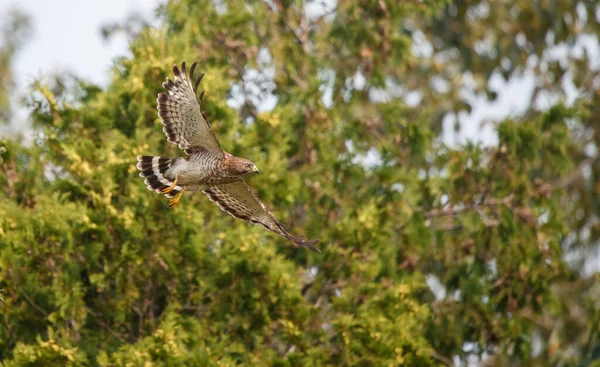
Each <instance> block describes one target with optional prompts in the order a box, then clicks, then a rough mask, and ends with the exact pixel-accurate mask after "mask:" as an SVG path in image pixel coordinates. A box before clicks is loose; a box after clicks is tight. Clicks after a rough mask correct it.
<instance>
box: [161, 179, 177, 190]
mask: <svg viewBox="0 0 600 367" xmlns="http://www.w3.org/2000/svg"><path fill="white" fill-rule="evenodd" d="M175 186H177V177H175V181H173V183H172V184H171V186H169V187H167V188H166V189H164V190H162V191H161V193H163V194H168V193H170V192H171V191H173V189H175Z"/></svg>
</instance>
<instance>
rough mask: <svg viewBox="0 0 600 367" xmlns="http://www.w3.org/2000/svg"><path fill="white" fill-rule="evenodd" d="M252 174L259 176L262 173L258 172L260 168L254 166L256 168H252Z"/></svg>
mask: <svg viewBox="0 0 600 367" xmlns="http://www.w3.org/2000/svg"><path fill="white" fill-rule="evenodd" d="M252 172H254V173H256V174H257V175H258V174H259V173H260V171H259V170H258V167H256V166H254V168H252Z"/></svg>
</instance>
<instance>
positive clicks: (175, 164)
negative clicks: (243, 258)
mask: <svg viewBox="0 0 600 367" xmlns="http://www.w3.org/2000/svg"><path fill="white" fill-rule="evenodd" d="M196 64H197V62H195V63H194V64H193V65H192V67H191V69H190V75H189V78H188V75H187V73H186V69H185V61H184V62H183V63H182V64H181V69H179V68H178V67H177V65H173V73H174V75H175V76H174V78H173V81H171V80H170V79H169V78H167V81H166V82H164V83H162V86H163V87H164V88H165V89H166V91H167V92H168V93H159V94H158V99H157V100H156V101H157V102H158V116H159V117H160V119H161V121H162V124H163V125H164V127H163V131H164V132H165V134H166V135H167V141H168V142H171V143H174V144H177V145H179V148H180V149H183V150H184V151H185V153H186V154H187V156H186V157H158V156H154V157H153V156H138V157H137V160H138V163H137V166H136V167H137V169H139V170H140V171H142V172H141V173H140V176H141V177H144V178H145V180H144V183H145V184H146V185H147V187H148V189H149V190H154V191H156V192H157V193H159V194H164V195H165V196H166V197H167V198H169V199H170V200H169V208H172V207H174V206H176V205H177V204H178V203H179V199H180V198H181V195H182V194H183V192H184V191H199V190H202V192H204V193H205V194H206V195H207V196H208V198H209V199H210V200H212V201H213V202H215V203H216V204H217V205H218V206H219V207H220V208H221V210H223V211H224V212H226V213H228V214H230V215H232V216H233V217H235V218H238V219H242V220H244V221H247V222H251V223H255V224H261V225H262V226H263V227H265V228H266V229H268V230H270V231H273V232H275V233H277V234H278V235H280V236H283V237H285V238H288V239H290V240H292V241H293V242H295V243H296V244H298V245H300V246H304V247H306V248H308V249H310V250H313V251H317V252H320V251H319V249H317V248H316V247H314V246H313V245H315V244H317V243H318V242H319V240H313V241H307V240H304V239H302V238H298V237H294V236H292V235H291V234H289V233H288V232H287V231H286V230H285V228H284V226H283V224H282V223H281V222H279V221H278V220H277V219H276V218H275V217H274V216H273V214H272V213H271V212H270V211H269V209H267V207H266V206H265V205H264V204H263V203H262V202H261V201H260V200H259V199H258V197H256V194H255V193H254V191H253V190H252V189H251V188H250V186H248V185H247V184H246V182H244V179H243V176H244V175H246V174H248V173H257V174H258V173H259V171H258V168H256V165H255V164H254V163H252V162H251V161H249V160H248V159H244V158H238V157H235V156H233V155H231V154H229V153H227V152H226V151H224V150H223V149H222V148H221V145H220V144H219V141H218V140H217V137H216V136H215V133H214V132H213V130H212V128H211V126H210V124H209V122H208V120H207V119H206V115H205V114H204V112H203V111H201V110H200V104H199V103H198V99H197V98H196V94H197V92H198V85H199V84H200V81H201V80H202V77H204V74H200V76H199V77H198V79H196V82H195V83H194V84H193V85H192V80H193V75H194V69H195V68H196ZM203 95H204V91H203V92H202V93H201V94H200V101H202V97H203Z"/></svg>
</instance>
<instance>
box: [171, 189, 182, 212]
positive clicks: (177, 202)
mask: <svg viewBox="0 0 600 367" xmlns="http://www.w3.org/2000/svg"><path fill="white" fill-rule="evenodd" d="M181 195H183V190H181V191H180V192H179V194H177V195H176V196H175V197H174V198H171V199H169V209H172V208H174V207H176V206H177V204H179V200H180V199H181Z"/></svg>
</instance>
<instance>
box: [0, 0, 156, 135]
mask: <svg viewBox="0 0 600 367" xmlns="http://www.w3.org/2000/svg"><path fill="white" fill-rule="evenodd" d="M162 2H163V1H159V0H102V1H81V0H51V1H50V0H0V24H1V23H3V22H5V18H4V17H6V16H7V14H8V13H9V10H10V9H13V8H17V9H19V10H21V11H22V12H23V13H25V14H27V15H28V16H29V17H30V18H31V25H32V27H33V29H32V36H31V38H30V39H29V40H27V42H26V43H25V45H24V46H23V48H22V49H21V50H20V51H19V53H18V54H17V56H16V58H15V61H14V72H15V79H16V85H17V90H16V93H15V94H14V95H13V103H12V105H13V106H16V105H17V104H18V103H17V100H18V97H19V96H20V95H22V94H23V93H24V92H25V91H26V89H27V86H28V85H29V84H31V83H32V82H33V81H34V80H35V79H39V78H40V77H41V76H42V75H45V74H49V73H52V72H55V71H69V72H71V73H73V74H75V75H77V76H79V77H81V78H84V79H87V80H89V81H91V82H94V83H96V84H99V85H101V86H106V85H108V83H109V82H110V75H111V74H110V68H111V65H112V60H113V59H114V58H115V57H117V56H122V55H127V54H128V52H129V51H128V41H127V38H126V37H125V36H124V35H117V36H115V37H111V39H110V40H109V41H105V40H104V39H103V38H102V35H101V32H100V30H101V27H102V26H103V25H105V24H107V23H113V22H118V21H123V20H125V19H127V17H128V16H129V15H130V14H131V13H132V12H137V13H138V14H140V15H141V16H142V17H143V18H144V19H147V20H149V21H151V20H153V19H154V20H156V18H155V17H154V10H155V9H156V7H157V6H158V4H160V3H162ZM13 110H14V113H15V117H14V118H13V126H12V127H11V128H12V130H14V131H21V130H23V128H24V127H22V126H14V125H16V124H22V123H23V121H26V120H27V110H25V109H23V108H20V109H17V108H16V107H13ZM1 133H2V131H0V134H1ZM26 140H27V137H26Z"/></svg>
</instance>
